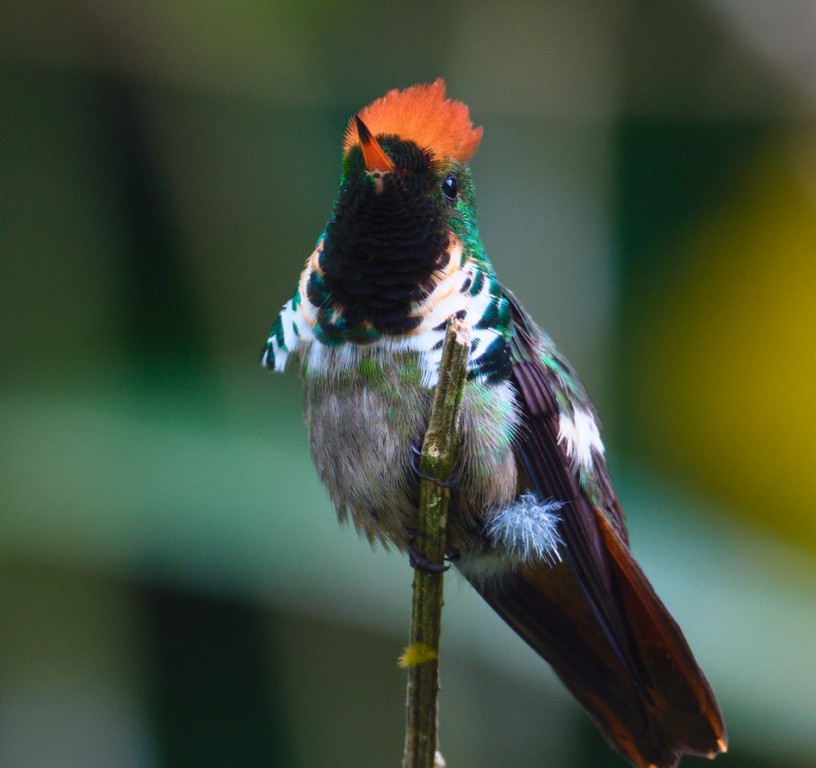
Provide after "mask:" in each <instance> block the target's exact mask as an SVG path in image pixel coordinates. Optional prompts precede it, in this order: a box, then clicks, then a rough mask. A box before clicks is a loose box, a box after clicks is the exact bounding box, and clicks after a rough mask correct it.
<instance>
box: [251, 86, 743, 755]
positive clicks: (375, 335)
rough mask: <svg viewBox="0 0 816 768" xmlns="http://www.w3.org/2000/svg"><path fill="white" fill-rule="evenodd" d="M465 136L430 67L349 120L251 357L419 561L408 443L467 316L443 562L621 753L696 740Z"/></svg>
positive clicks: (342, 507) (359, 505)
mask: <svg viewBox="0 0 816 768" xmlns="http://www.w3.org/2000/svg"><path fill="white" fill-rule="evenodd" d="M481 138H482V129H481V128H476V127H474V126H473V124H472V122H471V119H470V113H469V110H468V107H467V106H466V105H465V104H463V103H461V102H458V101H454V100H452V99H449V98H447V97H446V93H445V82H444V80H442V79H438V80H436V81H435V82H433V83H429V84H420V85H414V86H412V87H410V88H407V89H404V90H401V91H400V90H392V91H389V92H388V93H387V94H386V95H385V96H383V97H382V98H379V99H377V100H376V101H374V102H373V103H371V104H370V105H369V106H367V107H365V108H364V109H362V110H361V111H360V112H359V113H357V114H356V115H354V116H353V117H352V118H351V120H350V121H349V123H348V127H347V128H346V131H345V137H344V141H343V170H342V177H341V179H340V188H339V191H338V194H337V197H336V199H335V202H334V207H333V210H332V212H331V215H330V216H329V219H328V223H327V224H326V227H325V229H324V230H323V233H322V234H321V235H320V237H319V238H318V239H317V243H316V245H315V248H314V250H313V251H312V253H311V255H310V256H309V258H308V259H307V261H306V265H305V268H304V269H303V271H302V272H301V274H300V279H299V281H298V283H297V287H296V290H295V292H294V295H293V296H292V298H291V299H289V301H287V302H286V304H284V306H283V309H282V310H281V312H280V315H279V316H278V318H277V320H276V321H275V323H274V325H273V326H272V330H271V332H270V334H269V336H268V339H267V341H266V344H265V346H264V348H263V350H262V364H263V365H264V366H265V367H267V368H270V369H273V370H275V371H279V372H282V371H283V370H284V368H285V367H286V364H287V361H288V360H289V359H290V358H292V357H294V358H295V359H296V361H297V363H298V364H299V367H300V371H301V375H302V379H303V383H304V414H305V421H306V425H307V428H308V432H309V441H310V445H311V453H312V457H313V459H314V463H315V466H316V468H317V472H318V475H319V477H320V479H321V481H322V482H323V483H324V484H325V486H326V488H327V489H328V492H329V495H330V497H331V500H332V502H333V504H334V506H335V508H336V511H337V515H338V517H339V520H340V521H341V522H344V521H347V520H350V521H351V523H352V524H353V526H354V527H355V528H356V530H357V531H358V532H359V533H360V534H362V535H363V536H365V537H366V538H367V539H368V540H369V541H370V542H372V544H373V543H378V542H379V543H381V544H383V545H385V546H386V547H387V548H391V547H393V548H396V549H397V550H399V551H401V552H404V553H407V554H408V555H409V557H410V558H411V562H412V564H413V565H414V566H415V567H427V565H429V564H427V563H425V564H423V563H422V562H421V559H420V558H418V557H417V555H416V549H415V543H416V542H415V536H416V528H417V520H416V516H417V506H418V497H419V477H418V474H419V473H418V470H417V464H416V451H417V449H418V447H419V446H420V445H421V443H422V440H423V437H424V434H425V431H426V428H427V425H428V419H429V415H430V409H431V400H432V395H433V390H434V387H435V385H436V383H437V379H438V371H439V364H440V360H441V355H442V344H443V340H444V335H445V329H446V325H447V322H448V320H449V318H451V317H453V316H455V317H457V318H459V319H460V320H461V321H462V322H464V323H465V324H466V325H467V326H469V329H470V350H469V358H468V370H467V379H466V383H465V389H464V393H463V397H462V405H461V411H460V431H459V440H460V445H459V450H458V458H457V461H456V464H455V466H454V470H453V475H452V485H451V502H450V511H449V515H448V528H447V548H448V555H449V559H450V560H451V561H453V562H454V564H455V566H456V568H457V569H458V571H459V572H460V573H461V574H462V575H463V576H464V578H465V579H466V580H467V581H468V582H469V583H470V584H471V585H472V586H473V587H474V588H475V589H476V590H477V592H479V594H481V596H482V597H483V598H484V599H485V600H486V601H487V603H488V604H489V605H490V606H491V607H492V608H493V609H494V610H495V611H496V612H497V613H498V614H499V615H500V616H501V617H502V619H504V621H506V622H507V624H509V626H510V627H511V628H512V629H513V630H515V631H516V632H517V633H518V635H520V636H521V638H522V639H523V640H524V641H526V642H527V643H528V644H529V645H530V646H531V647H532V648H533V649H534V650H535V651H536V652H537V653H538V654H540V655H541V656H542V657H543V658H544V659H545V660H546V661H547V662H548V663H549V664H550V665H551V667H552V668H553V670H554V671H555V673H556V675H557V676H558V677H559V678H560V680H561V681H562V682H563V683H564V685H565V686H566V687H567V689H568V690H569V691H570V692H571V693H572V694H573V696H574V697H575V698H576V699H577V701H578V702H579V703H580V704H581V705H582V706H583V707H584V709H585V710H586V711H587V713H588V714H589V716H590V717H591V719H592V720H593V721H594V722H595V724H596V725H597V726H598V728H599V729H600V731H601V732H602V733H603V735H604V736H605V737H606V739H607V741H608V742H609V743H610V744H611V746H612V747H614V748H615V749H617V750H618V752H620V754H621V755H623V757H624V758H626V759H627V760H628V761H629V762H630V763H631V764H632V765H634V766H637V768H672V767H673V766H676V765H677V764H678V763H679V761H680V758H681V757H682V755H683V754H685V753H688V754H693V755H703V756H706V757H709V758H713V757H715V756H716V755H717V754H719V753H720V752H725V751H726V749H727V736H726V732H725V726H724V724H723V720H722V716H721V714H720V711H719V708H718V705H717V702H716V699H715V697H714V694H713V692H712V690H711V688H710V686H709V684H708V682H707V681H706V678H705V676H704V674H703V672H702V671H701V670H700V668H699V666H698V665H697V662H696V661H695V658H694V656H693V655H692V652H691V650H690V649H689V646H688V644H687V642H686V640H685V638H684V637H683V634H682V632H681V630H680V628H679V627H678V625H677V623H676V622H675V621H674V619H673V618H672V617H671V615H670V614H669V612H668V610H667V609H666V607H665V606H664V605H663V603H662V602H661V601H660V599H659V598H658V596H657V595H656V594H655V591H654V589H653V588H652V586H651V584H650V583H649V581H648V579H647V578H646V576H645V575H644V573H643V571H642V570H641V568H640V566H639V565H638V564H637V562H636V561H635V559H634V557H633V556H632V553H631V551H630V549H629V540H628V533H627V528H626V522H625V518H624V513H623V510H622V508H621V505H620V503H619V501H618V498H617V496H616V494H615V491H614V490H613V488H612V483H611V480H610V476H609V472H608V470H607V467H606V461H605V458H604V445H603V442H602V440H601V436H600V427H599V420H598V416H597V414H596V411H595V408H594V406H593V404H592V402H591V400H590V398H589V396H588V394H587V392H586V389H585V388H584V386H583V385H582V384H581V382H580V381H579V379H578V377H577V375H576V373H575V371H574V370H573V368H572V366H571V365H570V363H569V362H568V361H567V360H566V358H565V357H564V355H563V354H562V353H561V352H560V351H559V350H558V348H557V347H556V346H555V344H554V343H553V342H552V340H551V339H550V338H549V336H547V335H546V334H545V333H544V332H543V331H542V330H541V329H540V328H539V327H538V326H537V325H536V323H535V322H534V321H533V319H532V318H531V317H530V315H529V314H528V313H527V311H526V310H525V309H524V307H523V306H522V305H521V304H520V303H519V301H518V300H517V299H516V297H515V296H514V295H513V294H512V293H511V292H510V291H509V290H508V289H507V288H505V287H504V286H503V285H502V284H501V283H500V282H499V280H498V278H497V277H496V274H495V272H494V269H493V266H492V264H491V262H490V260H489V259H488V257H487V254H486V253H485V249H484V246H483V245H482V239H481V236H480V233H479V226H478V222H477V218H476V194H475V191H474V185H473V179H472V176H471V171H470V168H469V165H468V163H469V161H470V159H471V157H472V156H473V154H474V152H475V151H476V149H477V147H478V145H479V142H480V140H481Z"/></svg>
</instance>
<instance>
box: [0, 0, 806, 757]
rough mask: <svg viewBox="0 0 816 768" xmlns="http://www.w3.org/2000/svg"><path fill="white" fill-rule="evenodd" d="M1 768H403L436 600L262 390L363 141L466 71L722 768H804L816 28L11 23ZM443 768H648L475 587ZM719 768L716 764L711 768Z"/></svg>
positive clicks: (447, 629)
mask: <svg viewBox="0 0 816 768" xmlns="http://www.w3.org/2000/svg"><path fill="white" fill-rule="evenodd" d="M2 11H3V13H2V18H3V23H2V25H0V201H2V206H1V207H0V210H2V226H0V253H2V259H3V261H2V264H3V269H2V280H0V322H1V323H2V328H3V333H2V337H1V340H0V356H1V357H2V365H1V367H0V370H2V375H1V377H0V424H2V431H3V437H4V439H3V441H2V447H0V451H2V463H0V612H1V615H2V629H0V766H3V768H6V767H7V766H11V767H13V768H35V767H36V768H53V767H54V766H60V767H63V766H64V767H65V768H74V767H76V768H96V767H97V766H98V767H99V768H109V767H110V766H116V767H117V768H158V767H166V768H187V767H188V766H189V768H192V767H193V766H196V768H220V767H222V766H223V767H227V766H230V767H232V766H241V767H242V768H254V767H255V766H258V767H260V766H264V767H273V766H291V767H292V768H317V767H318V766H320V767H321V768H322V767H324V766H332V768H344V767H345V766H372V767H374V766H387V765H392V766H396V765H399V764H400V758H401V754H402V724H403V698H404V675H403V673H402V672H401V671H400V670H398V669H397V667H396V658H397V655H398V654H399V652H400V650H401V646H402V644H403V643H404V642H405V638H406V637H407V625H408V615H409V601H410V583H411V572H410V568H409V566H408V565H407V563H406V562H405V560H404V559H403V558H401V557H398V556H396V555H391V556H389V555H386V554H384V553H382V552H375V553H372V552H371V551H370V549H369V548H368V546H367V545H365V544H363V543H362V542H360V541H358V540H357V538H356V537H355V536H354V534H353V533H352V532H350V531H348V530H345V531H341V530H339V529H338V528H337V526H336V523H335V521H334V515H333V512H332V510H331V508H330V505H329V503H328V501H327V498H326V496H325V494H324V492H323V491H322V489H321V488H320V487H319V485H318V483H317V480H316V478H315V475H314V471H313V469H312V466H311V462H310V459H309V456H308V449H307V444H306V435H305V430H304V427H303V425H302V421H301V416H300V388H299V384H298V382H297V377H296V376H295V374H294V373H291V372H290V373H289V374H287V375H286V376H270V375H268V374H265V373H263V372H262V371H261V370H260V369H259V367H258V365H257V358H258V352H259V349H260V347H261V344H262V342H263V340H264V338H265V334H266V332H267V331H268V328H269V326H270V325H271V323H272V321H273V319H274V317H275V315H276V313H277V312H278V310H279V308H280V305H281V304H282V303H283V301H285V300H286V299H287V298H288V297H289V296H290V295H291V293H292V290H293V288H294V284H295V280H296V277H297V274H298V272H299V270H300V269H301V266H302V263H303V261H304V260H305V258H306V256H307V255H308V253H309V252H310V250H311V248H312V246H313V243H314V240H315V238H316V237H317V235H318V234H319V233H320V231H321V229H322V227H323V224H324V222H325V219H326V217H327V215H328V213H329V211H330V206H331V203H332V200H333V195H334V193H335V191H336V185H337V180H338V178H339V173H340V143H341V137H342V133H343V130H344V127H345V124H346V121H347V119H348V118H349V116H350V115H351V114H353V113H354V112H355V111H356V110H357V109H359V108H361V107H362V106H364V105H365V104H367V103H369V102H370V101H371V100H373V99H374V98H376V97H378V96H380V95H382V94H383V93H384V92H385V91H386V90H388V89H390V88H393V87H405V86H408V85H410V84H412V83H415V82H422V81H428V80H432V79H434V78H436V77H438V76H443V77H445V78H446V79H447V81H448V90H449V93H450V94H451V95H452V96H453V97H455V98H457V99H461V100H463V101H465V102H466V103H468V104H469V105H470V107H471V112H472V116H473V118H474V121H475V122H476V124H479V125H483V126H484V128H485V137H484V140H483V142H482V148H481V149H480V151H479V153H478V154H477V156H476V158H475V159H474V162H473V171H474V174H475V178H476V183H477V189H478V193H479V204H480V223H481V228H482V234H483V237H484V240H485V242H486V245H487V247H488V252H489V253H490V254H491V256H492V258H493V261H494V263H495V265H496V268H497V270H498V272H499V276H500V277H501V278H502V280H503V281H504V282H505V283H506V284H507V285H508V286H509V287H511V288H512V289H514V290H515V291H516V293H517V295H518V296H519V297H520V298H521V299H522V301H524V303H525V304H526V305H527V306H528V308H529V309H530V310H531V311H532V313H533V314H534V316H535V317H536V318H537V319H538V321H539V322H540V323H541V324H542V325H543V326H544V327H546V328H547V329H548V331H549V332H550V333H551V334H552V335H553V336H554V338H555V339H556V340H557V341H558V342H559V344H560V345H561V347H562V348H563V350H564V351H565V352H566V353H567V354H568V356H569V357H570V358H571V359H572V361H573V363H574V364H575V365H576V366H577V367H578V369H579V371H581V373H582V376H583V378H584V380H585V383H586V384H587V386H588V387H589V389H590V391H591V392H592V394H593V396H594V398H595V400H596V402H597V404H598V406H599V408H600V410H601V413H602V415H603V416H604V418H605V427H606V428H605V432H604V436H605V440H606V443H607V449H608V455H609V457H610V460H611V466H612V470H613V473H614V476H615V479H616V484H617V487H618V490H619V493H620V495H621V497H622V499H623V502H624V506H625V508H626V510H627V512H628V515H629V519H630V527H631V536H632V542H633V548H634V551H635V553H636V554H637V556H638V557H639V559H640V560H641V562H642V564H643V565H644V568H645V569H646V571H647V573H649V575H650V577H651V578H652V580H653V581H654V583H655V585H656V587H657V589H658V592H660V594H661V595H662V596H663V597H664V599H665V601H666V603H667V604H668V606H669V607H670V609H671V610H672V611H673V613H674V614H675V616H676V617H677V618H678V620H679V621H680V623H681V625H682V626H683V627H684V630H685V632H686V634H687V636H688V638H689V640H690V642H691V644H692V646H693V647H694V649H695V651H696V653H697V656H698V659H699V661H700V662H701V664H702V666H703V667H704V668H705V670H706V672H707V674H708V676H709V678H710V680H711V682H712V684H713V687H714V688H715V690H716V691H717V693H718V696H719V699H720V702H721V705H722V708H723V711H724V714H725V717H726V721H727V723H728V726H729V731H730V736H731V745H732V748H731V752H730V753H729V754H728V755H726V756H724V757H722V758H720V759H718V761H717V765H718V766H719V765H721V766H724V768H728V766H731V768H746V767H750V768H771V766H786V768H790V767H793V768H804V767H805V766H813V765H816V739H815V738H814V733H816V693H814V691H816V446H815V445H814V438H813V435H814V432H815V431H816V397H814V383H816V344H814V338H816V290H814V289H816V258H815V257H816V134H815V133H814V127H815V125H816V119H815V118H816V78H814V72H816V7H815V6H814V4H813V2H810V1H809V0H801V2H797V1H796V0H789V1H788V2H780V3H772V2H761V0H755V1H754V2H751V1H750V0H744V1H743V2H726V0H697V1H693V2H687V3H672V2H668V0H658V1H657V2H650V1H648V0H612V1H611V2H610V1H609V0H579V1H578V2H549V3H532V2H519V1H516V0H510V1H509V2H504V3H487V2H471V3H465V2H461V1H460V0H449V2H446V3H444V4H442V3H436V2H428V1H422V2H419V3H412V4H409V3H401V4H393V3H384V2H359V3H355V4H346V3H331V2H329V3H326V2H321V3H317V2H311V1H310V0H305V1H302V2H299V3H294V2H280V1H278V0H264V1H263V2H262V1H260V0H243V1H241V2H232V3H227V2H215V0H199V2H185V0H164V2H162V3H152V2H147V3H145V2H132V1H130V0H120V1H119V2H115V3H105V2H100V1H99V0H80V1H78V2H73V3H71V2H60V0H26V2H22V0H5V2H4V4H3V8H2ZM443 643H444V649H443V671H442V676H443V677H442V682H443V694H442V713H441V717H442V731H441V737H442V748H443V752H444V753H445V755H446V758H447V760H448V765H449V766H451V768H482V767H484V768H486V767H487V766H512V767H513V768H534V767H537V768H543V767H544V766H546V767H547V768H559V767H561V766H563V767H564V768H567V767H569V768H597V767H598V766H610V767H611V766H619V767H620V766H622V765H623V763H622V761H620V760H619V759H618V758H617V757H616V756H615V755H614V754H613V753H612V752H611V751H610V750H609V749H608V748H607V747H606V745H605V744H604V743H603V741H602V740H601V738H600V737H599V736H598V735H597V734H596V733H595V730H594V728H593V727H592V726H591V725H590V724H589V722H588V720H587V719H586V717H585V716H584V715H583V714H582V713H581V712H580V711H579V710H578V709H577V707H576V706H575V705H574V704H573V703H572V701H571V700H570V699H569V698H568V697H567V696H566V695H565V694H564V692H563V691H562V689H561V688H560V687H559V685H558V684H557V682H556V681H555V680H554V678H553V676H552V675H551V674H550V672H549V671H548V669H547V668H546V666H545V665H544V664H543V663H541V662H540V661H539V660H538V659H537V658H536V657H535V656H534V655H533V654H532V652H530V651H529V650H528V649H527V648H526V647H525V646H524V645H523V644H522V642H521V641H520V640H519V639H518V638H516V637H515V635H513V633H512V632H511V631H510V630H509V629H507V628H505V627H504V626H503V625H502V623H501V622H500V621H499V620H498V619H497V618H495V617H494V616H493V615H492V614H491V612H490V611H489V609H487V608H486V607H485V606H484V605H482V604H481V603H480V601H479V598H478V597H477V596H475V595H474V594H473V593H472V592H471V591H470V590H469V588H468V587H467V586H466V585H465V584H464V583H463V582H462V580H461V579H460V578H459V577H458V576H455V575H453V576H452V577H451V578H449V579H448V582H447V605H446V612H445V617H444V627H443ZM694 763H695V761H694V760H691V759H689V760H688V761H687V763H684V764H687V765H692V764H694Z"/></svg>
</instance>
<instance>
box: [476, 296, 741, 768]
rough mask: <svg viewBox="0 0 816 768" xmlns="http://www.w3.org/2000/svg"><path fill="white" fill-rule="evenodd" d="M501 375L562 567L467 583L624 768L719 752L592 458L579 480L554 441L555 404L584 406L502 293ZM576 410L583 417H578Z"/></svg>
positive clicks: (691, 673) (519, 450)
mask: <svg viewBox="0 0 816 768" xmlns="http://www.w3.org/2000/svg"><path fill="white" fill-rule="evenodd" d="M507 298H508V300H509V301H510V303H511V307H512V312H513V320H514V324H515V336H514V340H513V342H512V356H513V374H512V375H513V379H514V382H515V385H516V387H517V389H518V393H519V399H520V402H521V406H522V411H523V414H524V421H525V426H524V429H523V430H522V434H521V435H520V436H519V438H518V441H517V447H516V455H517V459H518V463H519V466H520V468H521V472H520V475H521V482H520V486H521V487H520V488H519V491H520V492H521V491H524V490H528V489H530V490H533V491H535V493H536V494H537V495H538V496H539V497H540V498H543V499H550V498H553V499H557V500H559V501H563V502H566V503H565V505H564V507H563V511H562V519H561V522H560V534H561V538H562V541H563V547H562V554H563V555H564V563H562V564H561V565H559V566H556V567H551V566H549V565H546V564H543V565H540V566H538V565H537V566H535V567H533V566H531V567H528V568H525V569H521V570H519V571H518V572H516V573H514V574H513V575H512V576H509V577H507V578H506V579H504V580H503V581H502V583H501V586H500V587H497V586H495V585H491V584H474V586H476V588H477V589H478V590H479V591H480V592H481V593H482V595H483V596H484V597H485V599H486V600H487V601H488V602H489V603H490V604H491V606H492V607H493V608H494V609H495V610H496V611H497V612H498V613H499V614H500V615H501V616H502V617H503V618H504V619H505V620H506V621H507V622H508V623H509V624H510V625H511V626H512V627H513V628H514V629H515V630H516V631H517V632H518V633H519V635H521V637H523V638H524V639H525V640H526V641H527V642H528V643H529V644H530V645H531V646H532V647H533V648H534V649H535V650H536V651H537V652H538V653H540V654H541V655H542V656H543V657H544V658H545V659H546V660H547V661H548V662H549V663H550V664H551V665H552V667H553V668H554V670H555V672H556V673H557V674H558V676H559V677H560V678H561V680H562V681H563V682H564V684H565V685H566V686H567V688H569V690H570V691H571V692H572V693H573V695H574V696H575V697H576V698H577V699H578V701H579V702H580V703H581V704H582V705H583V706H584V707H585V708H586V709H587V710H588V712H589V713H590V715H591V716H592V717H593V719H594V720H595V721H596V723H597V724H598V726H599V727H600V729H601V730H602V732H603V733H604V734H605V736H606V737H607V739H608V740H609V741H610V743H611V744H612V745H613V746H614V747H616V748H617V749H618V750H619V751H620V752H621V753H622V754H623V755H624V756H625V757H626V758H627V759H629V760H630V761H631V762H632V763H633V764H634V765H636V766H639V767H640V766H642V767H643V768H647V767H648V766H657V767H659V768H671V767H672V766H675V765H676V764H677V762H678V761H679V758H680V755H681V754H682V753H684V752H688V753H694V754H701V755H706V756H709V757H713V756H714V755H716V754H717V753H718V752H721V751H724V750H725V748H726V735H725V729H724V726H723V722H722V718H721V716H720V712H719V709H718V707H717V703H716V700H715V698H714V695H713V693H712V691H711V689H710V687H709V685H708V683H707V681H706V679H705V677H704V675H703V673H702V671H701V670H700V668H699V667H698V666H697V663H696V661H695V660H694V657H693V655H692V653H691V651H690V650H689V647H688V645H687V643H686V641H685V639H684V637H683V634H682V632H681V631H680V628H679V627H678V626H677V624H676V623H675V621H674V620H673V619H672V617H671V616H670V615H669V612H668V611H667V610H666V608H665V606H664V605H663V603H662V602H661V601H660V599H659V598H658V597H657V595H656V594H655V592H654V590H653V589H652V586H651V585H650V584H649V582H648V580H647V579H646V577H645V576H644V574H643V572H642V571H641V569H640V567H639V566H638V564H637V563H636V562H635V560H634V558H633V557H632V555H631V553H630V552H629V547H628V543H627V539H626V529H625V523H624V519H623V514H622V512H621V509H620V506H619V504H618V501H617V498H616V497H615V494H614V491H613V490H612V487H611V484H610V481H609V477H608V474H607V471H606V467H605V464H604V461H603V457H602V456H601V455H600V454H597V455H593V459H594V461H593V468H592V473H591V476H587V475H586V474H585V473H584V474H583V475H582V472H581V469H580V467H577V466H576V464H575V462H574V461H573V460H571V459H570V458H569V457H568V456H567V455H566V452H565V449H564V447H563V445H561V444H559V419H560V413H561V409H562V408H564V407H568V408H569V407H572V406H573V405H578V406H579V407H581V408H583V409H585V410H586V409H591V408H592V406H591V404H590V403H589V400H588V398H587V397H586V395H585V393H584V392H583V390H582V389H581V386H580V384H579V383H578V382H577V380H576V379H575V378H574V374H573V373H572V371H571V369H570V368H569V366H568V364H567V363H566V361H565V360H563V359H560V358H557V357H555V356H557V352H556V351H555V350H554V348H552V349H551V348H550V347H549V343H548V340H545V338H544V337H543V336H542V334H541V332H540V331H539V330H538V328H537V327H536V326H535V324H534V323H533V321H532V320H531V319H530V318H529V316H528V315H527V314H526V312H525V311H524V309H523V308H522V307H521V306H520V305H519V304H518V302H517V301H516V300H515V298H514V297H512V295H510V294H508V295H507ZM588 412H590V413H591V412H592V411H591V410H589V411H588Z"/></svg>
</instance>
